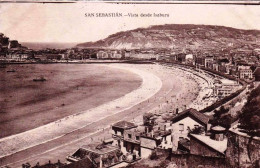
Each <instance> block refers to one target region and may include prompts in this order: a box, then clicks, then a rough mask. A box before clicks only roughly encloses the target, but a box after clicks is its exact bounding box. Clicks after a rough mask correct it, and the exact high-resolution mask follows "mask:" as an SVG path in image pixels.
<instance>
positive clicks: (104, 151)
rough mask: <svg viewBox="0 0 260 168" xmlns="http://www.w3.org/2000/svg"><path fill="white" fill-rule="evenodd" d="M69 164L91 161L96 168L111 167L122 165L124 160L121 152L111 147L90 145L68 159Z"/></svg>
mask: <svg viewBox="0 0 260 168" xmlns="http://www.w3.org/2000/svg"><path fill="white" fill-rule="evenodd" d="M67 160H68V161H69V162H72V164H73V163H74V162H79V161H80V162H88V163H89V161H88V160H90V161H91V162H92V164H93V165H94V167H100V168H101V167H110V166H112V165H115V164H118V163H120V161H121V160H122V153H121V151H120V150H119V149H118V148H117V147H115V146H111V145H106V144H89V145H84V146H82V147H81V148H79V149H78V150H77V151H76V152H74V153H73V154H72V155H71V156H68V157H67ZM80 162H79V163H80Z"/></svg>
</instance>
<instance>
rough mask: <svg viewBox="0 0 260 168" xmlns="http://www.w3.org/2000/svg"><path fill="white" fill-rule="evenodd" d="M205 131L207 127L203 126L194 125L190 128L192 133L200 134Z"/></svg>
mask: <svg viewBox="0 0 260 168" xmlns="http://www.w3.org/2000/svg"><path fill="white" fill-rule="evenodd" d="M203 132H205V129H204V127H202V126H198V127H194V128H193V129H192V130H189V133H190V134H198V135H200V134H202V133H203Z"/></svg>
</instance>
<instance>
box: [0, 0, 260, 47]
mask: <svg viewBox="0 0 260 168" xmlns="http://www.w3.org/2000/svg"><path fill="white" fill-rule="evenodd" d="M111 12H112V13H122V14H123V15H127V14H128V13H132V14H138V15H139V17H127V16H123V17H85V13H111ZM142 13H144V14H147V13H151V14H153V13H157V14H159V13H162V14H169V17H149V18H148V17H146V18H143V17H140V14H142ZM162 24H204V25H222V26H228V27H234V28H241V29H258V30H260V5H221V4H207V5H205V4H117V3H104V2H78V3H44V4H43V3H0V32H2V33H4V34H5V35H6V36H8V37H10V39H12V40H18V41H19V42H69V43H74V42H76V43H80V42H89V41H97V40H100V39H103V38H106V37H107V36H109V35H111V34H114V33H116V32H119V31H126V30H131V29H135V28H139V27H149V26H151V25H162Z"/></svg>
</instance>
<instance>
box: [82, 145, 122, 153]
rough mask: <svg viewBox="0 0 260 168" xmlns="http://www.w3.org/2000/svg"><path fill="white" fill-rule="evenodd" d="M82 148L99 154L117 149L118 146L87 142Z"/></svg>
mask: <svg viewBox="0 0 260 168" xmlns="http://www.w3.org/2000/svg"><path fill="white" fill-rule="evenodd" d="M81 149H83V150H87V151H90V152H93V153H96V154H99V155H103V154H106V153H110V152H114V151H117V150H118V148H117V147H115V146H110V145H104V144H89V145H84V146H82V147H81Z"/></svg>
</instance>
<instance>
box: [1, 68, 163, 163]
mask: <svg viewBox="0 0 260 168" xmlns="http://www.w3.org/2000/svg"><path fill="white" fill-rule="evenodd" d="M100 66H109V67H112V68H118V69H121V70H128V71H130V72H132V73H135V74H137V75H139V76H140V77H141V78H142V80H143V81H142V84H141V86H140V87H139V88H137V89H136V90H134V91H132V92H130V93H127V94H126V95H124V96H123V97H120V98H118V99H115V100H112V101H110V102H107V103H105V104H103V105H101V106H98V107H95V108H92V109H89V110H86V111H83V112H79V113H76V114H73V115H70V116H67V117H65V118H63V119H60V120H58V121H54V122H52V123H49V124H46V125H43V126H40V127H37V128H34V129H31V130H28V131H25V132H23V133H19V134H15V135H11V136H8V137H4V138H1V139H0V144H1V145H0V146H1V150H0V157H1V158H2V157H5V156H8V155H12V154H14V153H16V152H19V151H22V150H25V149H27V148H31V147H33V146H36V145H39V144H41V143H46V142H48V141H51V140H54V139H57V138H60V137H62V136H64V135H66V134H68V133H71V132H74V131H76V130H78V129H81V128H84V127H86V126H88V125H89V124H91V123H92V122H96V121H98V120H95V119H96V118H97V117H99V118H100V119H99V120H102V119H104V118H106V117H107V116H109V115H113V114H116V113H120V112H122V111H124V110H127V109H129V108H131V107H133V106H134V105H136V104H139V103H140V102H142V101H145V100H147V99H148V98H150V97H151V96H153V95H154V94H155V93H157V92H158V91H159V90H160V88H161V85H162V84H161V82H160V79H159V78H158V77H156V76H155V75H152V74H148V73H147V72H142V71H138V70H135V69H133V68H132V69H131V68H127V67H126V68H125V67H123V66H121V67H119V66H113V65H100ZM149 82H152V83H156V84H158V85H153V86H152V85H149ZM142 95H145V97H143V96H142ZM120 103H121V105H120ZM116 104H117V105H116ZM118 104H119V105H118ZM120 106H122V107H120ZM97 111H99V113H96V112H97ZM109 111H110V112H109ZM111 111H112V112H111ZM103 114H106V115H105V116H103ZM84 118H88V121H86V120H85V119H84ZM86 123H87V124H86ZM82 125H84V126H82ZM50 128H51V129H50ZM38 132H41V134H42V135H40V136H39V135H38V134H37V133H38ZM28 136H29V137H30V139H26V137H28ZM17 141H18V143H17ZM21 141H22V142H21ZM28 144H29V145H28Z"/></svg>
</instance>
